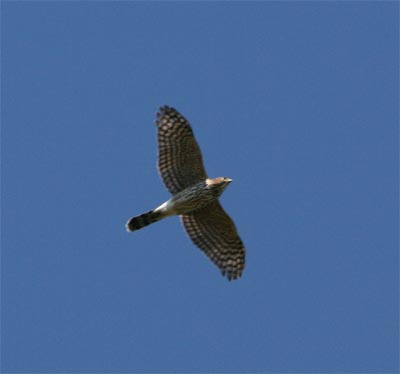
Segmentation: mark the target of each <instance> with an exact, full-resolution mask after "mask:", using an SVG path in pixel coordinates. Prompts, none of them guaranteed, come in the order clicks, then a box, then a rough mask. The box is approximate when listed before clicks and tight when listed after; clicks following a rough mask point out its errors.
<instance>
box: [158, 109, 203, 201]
mask: <svg viewBox="0 0 400 374" xmlns="http://www.w3.org/2000/svg"><path fill="white" fill-rule="evenodd" d="M156 125H157V128H158V170H159V172H160V175H161V178H162V180H163V181H164V183H165V185H166V187H167V188H168V190H169V192H171V194H176V193H177V192H179V191H182V190H184V189H185V188H186V187H190V186H193V185H194V184H196V183H197V182H200V181H203V180H205V179H206V178H207V174H206V171H205V169H204V166H203V160H202V156H201V152H200V148H199V146H198V144H197V142H196V139H195V138H194V135H193V131H192V128H191V127H190V124H189V122H188V121H187V120H186V119H185V118H184V117H183V116H182V115H181V114H179V113H178V111H176V110H175V109H174V108H170V107H168V106H163V107H161V108H160V110H159V112H158V113H157V120H156Z"/></svg>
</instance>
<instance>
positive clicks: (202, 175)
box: [126, 106, 245, 280]
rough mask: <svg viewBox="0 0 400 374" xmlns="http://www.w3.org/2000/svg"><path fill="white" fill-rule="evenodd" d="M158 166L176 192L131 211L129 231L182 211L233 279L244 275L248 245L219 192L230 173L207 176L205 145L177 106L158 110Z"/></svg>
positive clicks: (196, 237)
mask: <svg viewBox="0 0 400 374" xmlns="http://www.w3.org/2000/svg"><path fill="white" fill-rule="evenodd" d="M157 117H158V119H157V120H156V125H157V128H158V170H159V172H160V174H161V178H162V180H163V181H164V183H165V185H166V187H167V188H168V190H169V191H170V192H171V194H172V197H171V198H170V199H169V200H168V201H166V202H165V203H163V204H161V205H160V206H159V207H158V208H155V209H153V210H150V211H149V212H146V213H143V214H141V215H140V216H136V217H132V218H130V219H129V220H128V222H127V224H126V229H127V230H128V231H135V230H139V229H141V228H142V227H144V226H147V225H149V224H151V223H153V222H157V221H159V220H161V219H163V218H166V217H169V216H173V215H180V216H181V220H182V223H183V226H184V227H185V229H186V231H187V233H188V235H189V237H190V238H191V239H192V241H193V243H194V244H196V245H197V246H198V247H199V248H200V249H201V250H202V251H203V252H204V253H205V254H206V255H207V256H208V257H209V258H210V259H211V260H212V261H213V262H214V263H215V264H216V265H217V266H218V267H219V268H220V270H221V272H222V275H224V276H226V277H227V278H228V279H229V280H231V279H236V278H239V277H240V276H241V274H242V271H243V268H244V263H245V249H244V246H243V243H242V241H241V240H240V237H239V235H238V233H237V231H236V228H235V225H234V223H233V221H232V220H231V218H230V217H229V216H228V215H227V214H226V213H225V211H224V209H223V208H222V206H221V204H220V203H219V201H218V197H219V196H220V195H221V194H222V192H223V191H224V190H225V188H226V187H227V186H228V184H229V183H230V182H231V181H232V180H231V179H229V178H225V177H219V178H215V179H210V178H208V177H207V174H206V171H205V169H204V166H203V161H202V157H201V152H200V148H199V146H198V144H197V142H196V139H195V138H194V135H193V131H192V128H191V127H190V124H189V122H188V121H187V120H186V119H185V118H184V117H183V116H182V115H181V114H179V113H178V111H176V110H175V109H174V108H170V107H168V106H163V107H161V108H160V111H159V112H158V113H157Z"/></svg>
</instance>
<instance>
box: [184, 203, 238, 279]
mask: <svg viewBox="0 0 400 374" xmlns="http://www.w3.org/2000/svg"><path fill="white" fill-rule="evenodd" d="M181 219H182V223H183V226H184V227H185V229H186V231H187V233H188V235H189V237H190V239H192V241H193V243H194V244H196V245H197V246H198V247H199V248H200V249H201V250H202V251H203V252H204V253H205V254H206V255H207V256H208V257H209V258H210V259H211V260H212V261H213V262H214V263H215V264H216V265H217V266H218V267H219V268H220V270H221V272H222V275H224V276H227V277H228V279H229V280H231V279H236V278H239V277H240V276H241V275H242V271H243V269H244V264H245V248H244V245H243V242H242V241H241V239H240V237H239V235H238V233H237V231H236V227H235V224H234V223H233V221H232V219H231V218H230V217H229V216H228V214H227V213H226V212H225V211H224V209H223V208H222V206H221V204H220V203H219V202H218V200H217V201H215V202H213V203H211V204H210V205H207V206H206V207H204V208H201V209H198V210H195V211H194V212H193V213H190V214H185V215H182V216H181Z"/></svg>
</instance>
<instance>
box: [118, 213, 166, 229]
mask: <svg viewBox="0 0 400 374" xmlns="http://www.w3.org/2000/svg"><path fill="white" fill-rule="evenodd" d="M161 218H162V217H161V215H160V213H159V212H154V211H153V210H150V211H148V212H146V213H143V214H141V215H140V216H136V217H132V218H129V220H128V222H127V223H126V225H125V227H126V230H127V231H135V230H139V229H141V228H142V227H145V226H148V225H150V224H152V223H154V222H157V221H159V220H160V219H161Z"/></svg>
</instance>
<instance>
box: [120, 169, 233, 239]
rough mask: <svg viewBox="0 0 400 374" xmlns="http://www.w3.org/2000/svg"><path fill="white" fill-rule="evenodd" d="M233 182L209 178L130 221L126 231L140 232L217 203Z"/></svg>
mask: <svg viewBox="0 0 400 374" xmlns="http://www.w3.org/2000/svg"><path fill="white" fill-rule="evenodd" d="M231 181H232V179H229V178H225V177H219V178H215V179H209V178H208V179H206V180H205V181H204V182H199V183H196V184H195V185H194V186H191V187H188V188H185V189H184V190H183V191H180V192H178V193H176V194H175V195H174V196H172V197H171V198H170V199H169V200H168V201H166V202H165V203H163V204H161V205H160V206H159V207H157V208H155V209H153V210H151V211H149V212H146V213H144V214H141V215H140V216H136V217H132V218H131V219H129V221H128V222H127V224H126V229H127V230H128V231H135V230H139V229H141V228H142V227H145V226H148V225H150V224H151V223H154V222H157V221H159V220H161V219H163V218H166V217H170V216H177V215H178V216H180V215H182V214H189V213H192V212H193V211H195V210H197V209H200V208H203V207H205V206H207V205H209V204H210V203H212V202H213V201H215V200H216V199H217V198H218V197H219V196H220V195H221V194H222V192H223V191H224V189H225V188H226V187H228V184H229V183H230V182H231Z"/></svg>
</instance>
